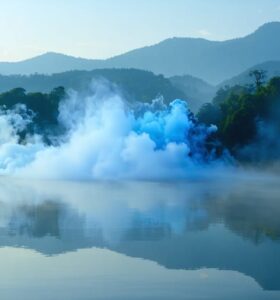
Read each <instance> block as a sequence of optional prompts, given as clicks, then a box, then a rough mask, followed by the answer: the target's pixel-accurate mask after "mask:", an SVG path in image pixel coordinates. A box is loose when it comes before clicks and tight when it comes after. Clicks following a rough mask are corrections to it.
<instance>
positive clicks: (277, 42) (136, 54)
mask: <svg viewBox="0 0 280 300" xmlns="http://www.w3.org/2000/svg"><path fill="white" fill-rule="evenodd" d="M279 36H280V22H272V23H267V24H265V25H263V26H261V27H260V28H259V29H257V30H256V31H255V32H254V33H252V34H249V35H247V36H245V37H242V38H237V39H232V40H227V41H222V42H220V41H209V40H205V39H201V38H171V39H167V40H164V41H162V42H160V43H158V44H156V45H153V46H149V47H144V48H140V49H136V50H133V51H130V52H127V53H124V54H121V55H118V56H115V57H112V58H109V59H106V60H94V59H83V58H76V57H72V56H66V55H63V54H58V53H51V52H50V53H46V54H43V55H40V56H37V57H34V58H31V59H28V60H24V61H20V62H12V63H11V62H9V63H7V62H2V63H0V73H1V74H4V75H7V74H34V73H42V74H51V73H59V72H65V71H70V70H93V69H99V68H137V69H142V70H148V71H152V72H154V73H155V74H163V75H165V76H168V77H171V76H176V75H186V74H188V75H192V76H195V77H198V78H201V79H203V80H205V81H208V82H210V83H212V84H215V85H216V84H219V83H220V82H222V81H224V80H225V79H227V78H231V77H233V76H235V75H236V74H239V73H241V72H243V71H244V70H246V69H248V68H250V67H251V66H253V65H257V64H261V63H263V62H265V61H278V60H279V61H280V39H279V38H278V37H279Z"/></svg>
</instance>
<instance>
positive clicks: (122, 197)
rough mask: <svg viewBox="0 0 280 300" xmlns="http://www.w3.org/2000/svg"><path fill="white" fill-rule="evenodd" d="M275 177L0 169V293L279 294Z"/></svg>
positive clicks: (46, 298) (279, 202)
mask: <svg viewBox="0 0 280 300" xmlns="http://www.w3.org/2000/svg"><path fill="white" fill-rule="evenodd" d="M279 183H280V181H279V180H278V178H274V177H273V176H256V177H254V176H252V177H250V176H249V177H245V178H241V179H236V178H235V179H234V178H228V179H225V180H224V181H221V180H219V182H217V181H216V180H209V179H207V180H198V179H196V180H189V181H179V182H175V181H173V182H94V183H93V182H62V181H61V182H55V181H32V182H30V181H28V180H15V179H13V180H12V179H8V178H1V179H0V232H1V233H0V299H1V300H6V299H9V300H10V299H11V300H13V299H26V300H27V299H28V300H32V299H40V300H56V299H67V300H68V299H71V300H72V299H73V300H74V299H75V300H76V299H77V300H84V299H88V300H89V299H100V300H101V299H116V300H128V299H130V300H133V299H139V300H140V299H144V300H146V299H149V300H150V299H161V300H165V299H166V300H167V299H170V300H177V299H178V300H179V299H180V300H181V299H223V300H224V299H232V300H233V299H280V197H279V195H280V184H279Z"/></svg>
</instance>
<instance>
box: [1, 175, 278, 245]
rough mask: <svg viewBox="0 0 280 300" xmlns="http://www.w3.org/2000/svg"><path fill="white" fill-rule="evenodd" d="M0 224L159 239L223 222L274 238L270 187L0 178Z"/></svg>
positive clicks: (110, 238) (21, 229)
mask: <svg viewBox="0 0 280 300" xmlns="http://www.w3.org/2000/svg"><path fill="white" fill-rule="evenodd" d="M0 192H1V199H0V200H1V202H0V205H1V214H0V224H1V228H6V229H9V232H10V234H13V235H27V236H30V237H44V236H54V237H57V238H59V239H67V238H68V237H70V236H71V235H72V236H73V235H75V236H76V237H77V236H80V237H83V238H85V239H95V240H96V241H97V240H98V241H99V242H101V241H103V243H116V242H118V241H121V240H125V239H142V240H143V239H144V240H145V239H162V238H166V237H168V236H169V237H170V236H173V235H183V234H185V232H187V231H193V230H205V229H207V228H209V226H211V224H215V223H224V224H225V225H226V226H227V227H228V228H230V229H232V230H233V231H235V232H237V233H238V234H241V235H243V236H246V237H247V238H250V239H251V240H252V241H255V242H258V241H260V240H261V239H263V238H265V237H270V238H278V237H279V236H280V221H279V218H278V216H279V213H280V205H279V204H278V195H279V191H278V185H277V182H274V181H271V182H270V184H268V182H266V183H265V186H264V185H261V184H260V181H259V180H256V182H255V181H248V182H244V184H241V183H237V182H236V183H230V184H229V183H226V182H224V184H223V187H220V186H219V184H216V183H214V182H212V183H209V182H192V183H187V182H179V183H174V182H173V183H163V182H162V183H148V182H145V183H143V182H142V183H132V182H131V183H125V182H123V183H119V184H117V183H115V184H114V183H95V184H89V183H73V182H72V183H67V182H36V183H34V184H30V183H28V182H24V181H10V180H7V179H6V180H5V179H2V180H1V184H0Z"/></svg>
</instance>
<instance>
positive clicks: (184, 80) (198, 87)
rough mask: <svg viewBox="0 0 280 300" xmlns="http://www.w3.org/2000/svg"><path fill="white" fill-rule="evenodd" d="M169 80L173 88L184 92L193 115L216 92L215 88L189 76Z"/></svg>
mask: <svg viewBox="0 0 280 300" xmlns="http://www.w3.org/2000/svg"><path fill="white" fill-rule="evenodd" d="M169 80H170V81H171V83H172V84H173V85H174V87H176V88H178V89H179V90H181V91H182V92H184V94H185V95H186V99H187V100H188V104H189V106H190V107H191V110H192V111H193V112H195V113H196V112H197V111H198V110H199V108H200V107H201V105H202V104H204V103H206V102H211V100H212V99H213V97H214V96H215V94H216V92H217V88H216V87H215V86H213V85H211V84H209V83H207V82H206V81H204V80H202V79H199V78H196V77H193V76H190V75H184V76H174V77H171V78H169Z"/></svg>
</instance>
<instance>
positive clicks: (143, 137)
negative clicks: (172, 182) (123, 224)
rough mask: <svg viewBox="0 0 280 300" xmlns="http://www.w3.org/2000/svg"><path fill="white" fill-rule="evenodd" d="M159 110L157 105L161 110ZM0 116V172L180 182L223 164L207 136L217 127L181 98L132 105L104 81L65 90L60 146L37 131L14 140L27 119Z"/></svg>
mask: <svg viewBox="0 0 280 300" xmlns="http://www.w3.org/2000/svg"><path fill="white" fill-rule="evenodd" d="M159 108H160V109H159ZM14 115H15V116H18V121H17V122H15V123H14V122H11V120H10V118H11V117H10V115H9V114H8V115H7V114H5V115H4V114H2V115H0V124H2V126H1V131H0V142H1V145H0V174H5V175H12V176H19V177H22V176H23V177H33V178H44V179H73V180H95V179H96V180H100V179H109V180H111V179H157V180H158V179H179V178H186V177H188V176H192V174H194V173H195V172H197V171H198V170H201V169H205V168H206V166H208V167H209V168H212V167H217V165H218V166H219V165H223V164H224V160H223V159H217V158H216V156H215V153H214V152H213V151H209V150H207V147H206V141H207V139H208V137H209V136H210V135H211V134H212V133H213V132H215V130H216V127H215V126H210V127H206V126H204V125H200V124H197V122H196V121H195V120H194V118H193V117H192V116H191V114H190V112H189V110H188V108H187V105H186V103H185V102H184V101H181V100H174V101H173V102H172V103H171V104H170V105H168V106H166V105H164V104H163V103H162V102H161V101H157V102H154V103H153V104H152V105H140V107H138V108H134V109H133V108H131V107H130V106H129V105H127V104H126V101H125V100H124V99H123V98H122V96H121V94H120V93H119V92H118V91H117V89H116V88H115V87H114V86H112V85H110V84H108V83H104V82H101V83H100V82H99V83H95V84H93V86H92V94H91V95H89V96H88V97H83V98H81V97H80V96H79V94H78V93H76V92H74V91H72V92H69V97H68V98H67V99H65V100H64V101H63V102H62V103H61V105H60V108H59V117H58V119H59V122H60V123H61V124H62V125H63V126H64V127H65V128H66V134H65V135H64V136H63V137H61V139H60V141H59V143H58V145H55V146H47V145H44V144H43V142H42V140H43V139H41V138H40V137H39V136H32V137H29V138H28V139H27V140H26V141H25V143H24V144H22V143H19V138H18V136H17V134H16V132H18V130H16V129H15V128H19V126H23V127H24V126H25V125H26V124H25V123H24V122H26V120H25V119H24V118H22V119H20V117H19V114H17V112H14Z"/></svg>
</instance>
